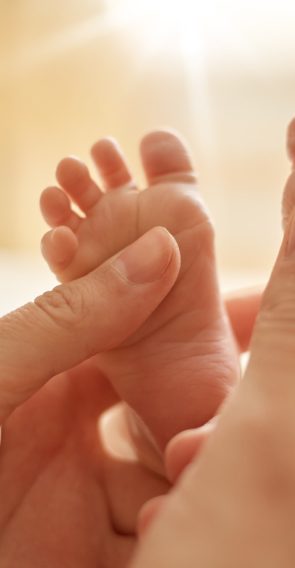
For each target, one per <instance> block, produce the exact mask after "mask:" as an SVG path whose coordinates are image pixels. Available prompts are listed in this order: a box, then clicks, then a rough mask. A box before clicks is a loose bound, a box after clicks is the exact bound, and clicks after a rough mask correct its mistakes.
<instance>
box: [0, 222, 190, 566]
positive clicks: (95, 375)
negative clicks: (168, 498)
mask: <svg viewBox="0 0 295 568" xmlns="http://www.w3.org/2000/svg"><path fill="white" fill-rule="evenodd" d="M178 269H179V253H178V249H177V245H176V243H175V241H174V239H173V238H172V237H171V236H170V235H169V233H168V232H167V231H166V230H164V229H153V230H152V231H150V232H149V233H148V234H147V235H145V236H143V237H142V238H141V239H139V241H137V242H136V243H135V244H133V245H131V246H130V247H128V248H127V249H125V250H124V251H123V252H122V253H120V254H119V255H117V257H116V258H113V259H111V260H110V261H108V262H106V263H105V264H104V265H102V266H101V267H100V268H98V269H97V270H95V271H94V272H93V273H91V274H89V275H87V276H85V277H83V278H81V279H80V280H77V281H75V282H72V283H69V284H66V285H62V286H59V287H58V288H56V289H55V290H54V291H52V292H49V293H46V294H45V295H43V296H42V297H40V298H38V299H37V300H36V301H35V302H34V303H32V304H29V305H28V306H25V307H24V308H21V309H19V310H17V311H16V312H14V313H12V314H9V315H8V316H6V317H4V318H2V319H1V320H0V423H1V424H2V444H1V447H0V502H1V507H0V564H1V568H8V567H9V568H14V567H15V568H19V566H22V568H33V567H34V566H36V567H37V566H38V567H39V566H42V567H44V568H46V567H47V566H48V567H49V566H50V567H53V566H54V567H59V568H63V567H67V566H71V568H80V567H81V568H82V567H83V568H87V567H88V566H89V567H92V566H110V567H114V566H116V567H117V568H120V567H121V566H126V565H127V562H128V560H129V557H130V554H131V552H132V550H133V546H134V533H133V527H134V519H135V518H136V516H137V512H138V510H139V508H140V506H141V505H142V503H143V502H145V501H146V499H147V498H149V497H152V496H153V495H155V494H158V493H162V492H164V491H165V489H166V487H167V485H166V484H165V483H164V482H163V481H162V480H159V479H158V478H157V476H155V475H152V474H151V475H149V474H148V473H147V472H146V471H145V470H144V469H143V468H142V467H141V466H140V465H139V464H137V463H136V462H135V461H132V462H130V464H129V465H128V464H127V465H126V464H121V463H120V461H118V460H117V461H116V460H110V459H109V458H108V456H107V455H106V452H105V450H104V448H103V446H102V444H101V442H100V440H99V437H98V429H97V422H98V419H99V416H100V415H101V413H102V412H103V411H104V410H105V409H106V408H108V407H109V406H110V405H112V404H113V403H114V402H115V401H116V396H115V395H114V393H113V391H112V390H111V388H110V387H109V385H108V384H107V382H106V380H105V379H104V377H102V376H101V375H100V374H99V372H98V371H97V368H96V366H95V364H94V359H89V360H88V361H86V362H84V361H85V360H86V359H88V358H90V357H91V356H92V355H94V354H96V353H97V352H99V351H103V350H106V349H110V348H113V347H114V346H117V345H118V344H119V343H120V342H122V341H123V340H125V339H126V338H127V336H128V335H129V334H131V333H133V332H134V331H135V329H136V328H137V327H138V326H139V325H140V324H142V323H143V321H144V320H145V319H146V318H147V317H148V316H149V315H150V313H151V312H152V311H153V310H154V309H155V308H156V306H157V305H158V304H159V303H160V302H161V300H162V299H163V298H164V297H165V296H166V294H167V293H168V291H169V290H170V288H171V287H172V285H173V283H174V281H175V279H176V277H177V274H178ZM75 366H76V367H75ZM68 369H70V370H68ZM49 379H51V380H50V381H49ZM122 510H123V513H124V515H125V517H124V518H125V526H124V529H123V528H122V527H121V526H120V525H119V521H118V518H119V519H120V518H121V516H122ZM128 523H129V527H130V528H129V530H128Z"/></svg>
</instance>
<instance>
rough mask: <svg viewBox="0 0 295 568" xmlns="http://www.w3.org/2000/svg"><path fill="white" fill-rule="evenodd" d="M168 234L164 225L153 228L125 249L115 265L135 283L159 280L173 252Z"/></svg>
mask: <svg viewBox="0 0 295 568" xmlns="http://www.w3.org/2000/svg"><path fill="white" fill-rule="evenodd" d="M168 235H169V233H168V231H167V230H166V229H164V228H162V227H156V228H155V229H152V230H151V231H149V232H148V233H146V234H145V235H143V236H142V237H140V238H139V239H138V240H137V241H136V242H135V243H133V244H132V245H130V246H129V247H128V248H127V249H125V250H124V252H122V254H120V255H119V256H118V257H117V258H116V260H115V261H114V263H113V266H115V268H116V269H117V270H119V272H121V274H123V276H124V277H125V278H127V279H128V280H130V281H131V282H133V283H135V284H145V283H148V282H154V281H155V280H159V279H160V278H161V277H162V276H163V274H164V272H165V271H166V269H167V267H168V265H169V263H170V260H171V257H172V254H173V248H172V246H171V241H170V243H169V242H168ZM170 238H171V237H170Z"/></svg>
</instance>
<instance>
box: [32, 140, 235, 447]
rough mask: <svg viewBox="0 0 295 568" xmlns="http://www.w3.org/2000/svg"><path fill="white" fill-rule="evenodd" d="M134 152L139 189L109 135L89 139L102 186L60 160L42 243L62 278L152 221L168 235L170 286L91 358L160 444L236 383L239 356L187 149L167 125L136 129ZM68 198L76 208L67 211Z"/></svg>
mask: <svg viewBox="0 0 295 568" xmlns="http://www.w3.org/2000/svg"><path fill="white" fill-rule="evenodd" d="M141 154H142V162H143V167H144V171H145V174H146V178H147V182H148V185H149V187H148V188H147V189H146V190H144V191H138V188H137V187H136V185H135V183H134V181H133V179H132V176H131V174H130V172H129V169H128V167H127V165H126V162H125V159H124V157H123V156H122V153H121V151H120V150H119V148H118V146H117V145H116V144H115V143H114V142H113V141H112V140H102V141H100V142H98V143H97V144H96V145H95V146H94V147H93V149H92V156H93V158H94V161H95V164H96V166H97V168H98V169H99V171H100V174H101V178H102V182H103V186H104V190H105V191H102V190H101V189H100V188H99V187H98V186H97V184H96V183H95V182H94V180H92V179H91V177H90V175H89V172H88V170H87V168H86V166H85V165H84V164H82V163H81V162H80V161H78V160H76V159H73V158H67V159H65V160H63V161H62V162H61V163H60V164H59V166H58V168H57V179H58V181H59V183H60V188H48V189H46V190H45V191H44V192H43V195H42V197H41V208H42V211H43V215H44V217H45V219H46V220H47V222H48V223H49V225H50V226H52V227H55V228H54V230H53V232H50V233H47V235H45V237H44V239H43V253H44V256H45V258H46V259H47V261H48V262H49V264H50V266H51V268H52V269H53V270H54V272H55V273H56V274H57V276H58V278H59V279H60V280H61V281H67V280H71V279H74V278H76V277H78V276H80V275H81V274H84V273H87V272H88V271H90V270H91V269H93V268H94V267H95V266H97V265H99V264H100V263H101V262H102V261H104V260H105V259H106V258H108V257H109V256H111V255H112V254H114V253H115V252H117V251H118V250H121V249H122V247H124V246H126V245H127V244H129V243H131V242H133V241H134V240H136V239H137V238H138V237H139V236H140V235H142V234H144V233H145V232H146V231H147V230H149V229H150V228H152V227H154V226H157V225H161V226H164V227H166V228H167V229H168V230H169V231H170V232H171V233H172V234H173V235H174V237H175V239H176V241H177V243H178V246H179V249H180V254H181V270H180V273H179V277H178V279H177V282H176V284H175V286H174V288H173V290H172V291H171V293H170V294H168V296H167V298H166V299H165V300H164V302H162V304H161V305H160V307H159V308H158V309H157V310H156V311H155V312H154V313H153V314H152V316H151V317H150V318H149V319H148V320H147V322H146V323H145V324H144V325H143V326H142V328H141V329H140V330H139V331H138V332H137V333H135V334H134V336H132V337H131V338H130V339H129V340H128V342H126V343H124V344H123V346H122V347H121V348H119V349H116V350H113V351H112V352H108V353H105V354H103V355H101V356H99V358H98V360H97V364H98V366H99V368H100V370H102V371H103V373H104V374H105V375H106V376H107V377H108V378H109V380H110V381H111V383H112V385H113V387H114V388H115V390H116V391H117V393H118V394H119V395H120V397H122V398H123V400H125V401H126V402H127V403H128V405H129V406H130V407H131V408H132V409H134V410H135V412H136V415H137V416H139V417H140V420H141V421H143V422H144V424H145V426H147V427H148V429H149V431H150V432H151V433H152V436H153V437H154V440H155V441H156V444H157V445H158V446H159V447H160V448H161V449H162V450H163V449H164V448H165V446H166V444H167V442H168V441H169V440H170V439H171V438H172V437H173V436H174V435H175V434H177V433H178V432H180V431H182V430H184V429H186V428H190V427H197V426H201V425H202V424H204V423H206V422H207V421H208V420H209V419H211V418H212V416H213V415H214V414H215V413H216V411H217V409H218V407H219V406H220V404H221V403H222V401H223V399H224V398H225V396H226V395H227V394H228V393H229V392H230V390H231V389H232V387H233V386H234V385H235V384H236V382H237V380H238V377H239V364H238V354H237V348H236V343H235V340H234V339H233V335H232V332H231V331H230V327H229V325H228V320H227V316H226V312H225V309H224V305H223V302H222V300H221V297H220V293H219V288H218V282H217V276H216V265H215V252H214V234H213V229H212V223H211V220H210V217H209V214H208V212H207V210H206V208H205V206H204V204H203V202H202V200H201V197H200V194H199V192H198V189H197V185H196V176H195V173H194V169H193V166H192V162H191V160H190V157H189V154H188V151H187V149H186V147H185V146H184V145H183V143H182V141H181V140H180V139H179V138H178V137H177V136H176V135H174V134H172V133H167V132H155V133H152V134H150V135H148V136H147V137H145V138H144V140H143V142H142V144H141ZM68 196H69V197H68ZM69 198H70V199H71V200H73V201H74V202H76V203H77V204H78V205H79V207H80V208H81V210H82V211H83V212H84V213H85V218H83V219H82V218H81V217H79V216H78V215H77V214H76V213H74V212H73V211H72V209H71V201H70V199H69Z"/></svg>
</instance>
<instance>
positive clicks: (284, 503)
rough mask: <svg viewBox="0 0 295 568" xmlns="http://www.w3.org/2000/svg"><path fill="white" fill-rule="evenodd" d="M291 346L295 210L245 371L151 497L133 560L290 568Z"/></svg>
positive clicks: (294, 549)
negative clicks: (164, 491) (192, 456)
mask: <svg viewBox="0 0 295 568" xmlns="http://www.w3.org/2000/svg"><path fill="white" fill-rule="evenodd" d="M294 353H295V216H293V218H292V220H291V222H290V223H289V225H288V229H287V231H286V235H285V238H284V241H283V244H282V247H281V250H280V253H279V256H278V259H277V262H276V265H275V268H274V271H273V274H272V276H271V279H270V282H269V285H268V287H267V289H266V292H265V295H264V299H263V302H262V306H261V310H260V313H259V316H258V319H257V322H256V326H255V330H254V336H253V340H252V347H251V358H250V363H249V365H248V368H247V371H246V375H245V378H244V380H243V381H242V383H241V385H240V386H239V388H238V389H237V391H236V393H235V394H234V395H233V396H232V398H231V400H230V401H228V402H227V404H226V406H225V408H224V410H223V412H222V414H221V416H220V418H219V421H218V425H217V427H216V429H215V431H214V432H213V433H212V434H211V436H210V438H209V440H207V443H206V446H205V447H204V449H203V452H201V453H200V455H199V459H198V460H195V461H193V462H192V463H191V465H190V466H188V468H187V470H186V471H185V472H184V473H183V475H182V477H181V478H180V480H179V484H178V485H177V486H176V487H175V489H174V491H173V492H172V494H171V495H170V496H168V497H167V498H164V499H162V500H161V501H158V502H156V503H154V504H152V505H151V507H152V508H153V509H154V510H155V509H156V508H157V509H158V515H157V517H156V519H155V520H154V522H153V523H152V524H151V526H150V530H149V531H147V533H146V535H145V536H144V537H143V539H142V544H141V547H140V548H139V551H138V554H137V556H136V559H135V561H134V563H133V564H132V567H134V568H139V567H140V568H145V567H150V566H154V567H157V568H158V567H159V568H160V567H161V568H165V567H167V568H168V567H169V568H174V567H179V566H181V567H182V568H192V567H195V566H202V568H219V567H220V568H221V567H224V566H226V567H227V568H231V567H236V568H244V567H245V568H246V567H247V568H248V567H249V566H251V567H252V568H266V567H267V568H272V567H273V568H277V567H278V566H284V568H293V566H294V565H295V546H294V530H293V526H294V521H295V500H294V495H295V454H294V451H293V448H294V446H295V418H294V404H295V382H294V376H295V357H294ZM183 436H185V435H183ZM190 447H191V450H192V448H193V444H192V443H191V444H190ZM196 447H197V444H196ZM181 448H183V444H182V443H181V439H180V438H179V437H178V440H177V439H176V440H174V442H173V443H172V445H171V446H170V448H169V449H168V451H167V458H168V469H170V472H171V470H173V467H174V468H175V463H176V461H177V459H179V458H181ZM187 448H188V446H187V447H186V451H187ZM182 457H183V456H182ZM186 457H187V456H186ZM171 466H173V467H172V468H171ZM150 514H151V512H150ZM152 514H153V511H152Z"/></svg>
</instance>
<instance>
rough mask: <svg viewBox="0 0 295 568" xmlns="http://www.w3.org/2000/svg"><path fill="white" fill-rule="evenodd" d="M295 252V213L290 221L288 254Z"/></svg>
mask: <svg viewBox="0 0 295 568" xmlns="http://www.w3.org/2000/svg"><path fill="white" fill-rule="evenodd" d="M294 252H295V214H294V215H293V217H292V219H291V221H290V228H289V237H288V242H287V256H290V255H291V254H293V253H294Z"/></svg>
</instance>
